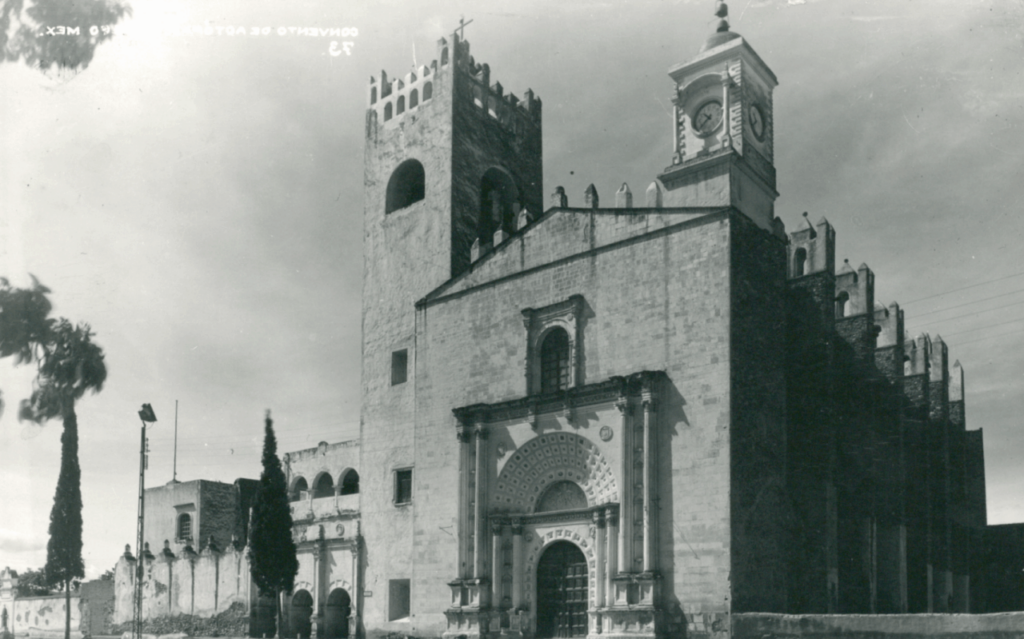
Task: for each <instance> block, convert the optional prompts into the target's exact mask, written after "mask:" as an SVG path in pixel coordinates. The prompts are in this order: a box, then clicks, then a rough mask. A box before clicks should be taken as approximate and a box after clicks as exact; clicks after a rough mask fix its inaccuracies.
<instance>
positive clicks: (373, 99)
mask: <svg viewBox="0 0 1024 639" xmlns="http://www.w3.org/2000/svg"><path fill="white" fill-rule="evenodd" d="M370 104H377V87H370Z"/></svg>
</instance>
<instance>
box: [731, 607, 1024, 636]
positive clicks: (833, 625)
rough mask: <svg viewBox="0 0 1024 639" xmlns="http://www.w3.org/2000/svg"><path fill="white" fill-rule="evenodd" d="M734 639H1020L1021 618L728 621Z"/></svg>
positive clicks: (757, 617) (759, 616)
mask: <svg viewBox="0 0 1024 639" xmlns="http://www.w3.org/2000/svg"><path fill="white" fill-rule="evenodd" d="M732 626H733V633H732V639H832V638H841V639H918V638H921V639H925V638H927V639H967V638H968V637H969V638H970V639H1010V638H1013V639H1019V638H1021V637H1024V612H1005V613H996V614H988V615H956V614H942V615H938V614H937V615H929V614H918V615H778V614H769V613H743V614H735V615H733V616H732Z"/></svg>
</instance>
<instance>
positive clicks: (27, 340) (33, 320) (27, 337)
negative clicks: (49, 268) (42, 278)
mask: <svg viewBox="0 0 1024 639" xmlns="http://www.w3.org/2000/svg"><path fill="white" fill-rule="evenodd" d="M49 293H50V289H48V288H46V287H45V286H43V285H42V284H40V283H39V280H37V279H36V278H35V276H32V288H14V287H12V286H11V283H10V282H9V281H8V280H7V279H6V278H3V277H0V358H3V357H14V363H15V364H27V363H29V362H31V361H32V360H33V359H35V357H36V355H37V354H38V352H37V351H38V350H39V345H40V344H43V343H45V342H46V341H48V340H49V336H50V332H51V331H52V330H53V326H54V324H55V323H56V321H55V320H53V319H51V318H50V317H48V316H49V315H50V311H51V310H52V309H53V305H52V304H51V303H50V299H49V298H48V297H47V295H48V294H49ZM3 406H4V403H3V398H2V396H0V413H2V412H3Z"/></svg>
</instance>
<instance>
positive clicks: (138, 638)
mask: <svg viewBox="0 0 1024 639" xmlns="http://www.w3.org/2000/svg"><path fill="white" fill-rule="evenodd" d="M139 419H141V420H142V443H141V444H140V445H139V521H138V526H137V530H136V537H135V562H136V563H135V601H134V604H135V605H134V606H133V608H134V614H133V619H132V637H133V639H142V578H143V575H145V564H146V558H145V556H144V551H145V548H144V544H145V541H144V540H143V530H144V529H145V518H146V466H147V464H146V453H148V452H149V450H148V448H149V446H148V445H147V442H146V423H147V422H155V421H156V415H155V414H154V413H153V407H152V406H150V405H149V404H143V405H142V410H140V411H139Z"/></svg>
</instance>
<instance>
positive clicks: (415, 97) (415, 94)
mask: <svg viewBox="0 0 1024 639" xmlns="http://www.w3.org/2000/svg"><path fill="white" fill-rule="evenodd" d="M419 103H420V94H419V91H417V90H416V89H413V90H412V92H411V93H409V108H410V109H411V108H413V107H414V106H416V105H417V104H419Z"/></svg>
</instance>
